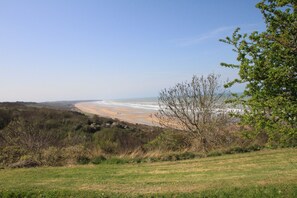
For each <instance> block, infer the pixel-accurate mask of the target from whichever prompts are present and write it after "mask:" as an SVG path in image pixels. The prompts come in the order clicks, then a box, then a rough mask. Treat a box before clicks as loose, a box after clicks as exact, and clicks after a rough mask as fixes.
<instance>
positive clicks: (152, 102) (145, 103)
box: [96, 97, 243, 113]
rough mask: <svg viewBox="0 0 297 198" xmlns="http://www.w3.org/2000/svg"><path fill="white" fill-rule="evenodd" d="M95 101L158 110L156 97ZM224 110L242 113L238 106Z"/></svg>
mask: <svg viewBox="0 0 297 198" xmlns="http://www.w3.org/2000/svg"><path fill="white" fill-rule="evenodd" d="M96 103H97V104H99V105H103V106H108V107H129V108H135V109H139V110H147V111H158V110H159V109H160V106H159V104H158V98H157V97H148V98H130V99H115V100H100V101H96ZM225 111H227V112H236V113H242V112H243V109H242V108H241V107H238V106H237V107H232V106H227V107H226V108H225ZM216 112H221V109H216Z"/></svg>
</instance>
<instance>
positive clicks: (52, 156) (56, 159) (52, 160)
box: [41, 147, 65, 166]
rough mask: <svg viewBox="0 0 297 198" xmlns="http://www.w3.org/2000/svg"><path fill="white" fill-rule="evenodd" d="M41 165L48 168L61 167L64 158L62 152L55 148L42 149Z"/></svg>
mask: <svg viewBox="0 0 297 198" xmlns="http://www.w3.org/2000/svg"><path fill="white" fill-rule="evenodd" d="M41 158H42V163H43V164H44V165H48V166H62V165H63V164H64V160H65V158H64V157H63V155H62V151H61V150H60V149H58V148H56V147H49V148H47V149H44V150H43V151H42V153H41Z"/></svg>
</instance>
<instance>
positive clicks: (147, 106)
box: [95, 100, 159, 111]
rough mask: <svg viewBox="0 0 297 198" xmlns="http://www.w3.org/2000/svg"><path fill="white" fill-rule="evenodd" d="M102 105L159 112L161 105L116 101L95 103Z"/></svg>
mask: <svg viewBox="0 0 297 198" xmlns="http://www.w3.org/2000/svg"><path fill="white" fill-rule="evenodd" d="M95 103H97V104H100V105H105V106H110V107H130V108H136V109H145V110H154V111H158V110H159V105H158V104H157V103H153V102H139V103H129V102H115V101H106V100H102V101H97V102H95Z"/></svg>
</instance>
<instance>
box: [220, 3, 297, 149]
mask: <svg viewBox="0 0 297 198" xmlns="http://www.w3.org/2000/svg"><path fill="white" fill-rule="evenodd" d="M256 7H257V8H259V9H260V10H261V13H262V14H263V18H264V20H265V24H266V30H265V31H263V32H258V31H254V32H252V33H251V34H240V29H239V28H237V29H236V30H235V31H234V33H233V35H232V37H226V39H222V40H221V41H222V42H225V43H227V44H230V45H232V46H233V51H235V52H236V53H237V61H238V64H227V63H221V65H222V66H225V67H230V68H235V69H238V70H239V72H238V74H239V77H238V78H237V79H234V80H233V81H231V82H229V83H228V84H226V85H225V86H226V87H231V86H233V85H234V84H238V83H240V84H241V83H243V84H245V85H246V87H245V90H244V92H243V94H242V95H236V94H234V96H235V99H234V100H233V102H235V103H237V104H241V105H243V106H244V109H245V113H244V114H243V115H239V116H240V117H241V121H242V124H244V125H250V126H252V127H253V129H254V131H255V134H258V133H259V132H265V133H267V135H268V136H269V140H270V143H273V142H274V143H282V144H287V145H288V144H289V145H292V144H293V145H297V129H296V128H297V13H296V12H297V1H296V0H263V1H261V2H259V3H258V4H257V5H256Z"/></svg>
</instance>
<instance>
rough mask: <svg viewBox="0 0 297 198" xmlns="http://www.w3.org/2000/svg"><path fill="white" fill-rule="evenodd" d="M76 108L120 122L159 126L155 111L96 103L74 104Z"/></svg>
mask: <svg viewBox="0 0 297 198" xmlns="http://www.w3.org/2000/svg"><path fill="white" fill-rule="evenodd" d="M74 107H75V108H77V109H79V110H80V111H82V112H84V113H90V114H94V115H98V116H102V117H108V118H113V119H118V120H120V121H125V122H129V123H132V124H144V125H149V126H159V124H158V120H157V118H156V117H155V113H157V111H154V110H147V109H140V108H133V107H123V106H110V105H104V104H98V103H95V102H79V103H76V104H74Z"/></svg>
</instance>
